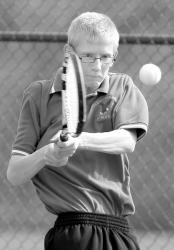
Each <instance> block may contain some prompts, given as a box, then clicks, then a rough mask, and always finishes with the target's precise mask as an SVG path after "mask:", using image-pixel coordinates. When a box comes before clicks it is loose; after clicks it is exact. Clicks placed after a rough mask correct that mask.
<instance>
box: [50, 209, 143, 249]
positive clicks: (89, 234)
mask: <svg viewBox="0 0 174 250" xmlns="http://www.w3.org/2000/svg"><path fill="white" fill-rule="evenodd" d="M139 249H140V248H139V246H138V243H137V240H136V237H135V236H134V234H133V231H132V228H131V227H130V226H129V223H128V220H127V219H126V217H115V216H110V215H105V214H95V213H76V212H68V213H61V214H60V215H59V216H58V218H57V220H56V222H55V225H54V227H53V228H51V229H50V230H49V231H48V233H47V234H46V236H45V250H139Z"/></svg>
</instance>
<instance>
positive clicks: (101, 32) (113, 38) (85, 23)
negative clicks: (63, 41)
mask: <svg viewBox="0 0 174 250" xmlns="http://www.w3.org/2000/svg"><path fill="white" fill-rule="evenodd" d="M81 37H87V38H88V39H89V40H92V41H96V40H100V39H101V38H102V39H106V40H107V41H110V42H111V43H113V45H114V50H115V51H116V50H117V48H118V45H119V33H118V30H117V28H116V26H115V24H114V23H113V21H112V20H111V19H110V18H109V17H108V16H106V15H104V14H101V13H97V12H85V13H82V14H81V15H79V16H77V17H76V18H75V19H74V20H73V21H72V22H71V25H70V27H69V29H68V44H69V45H71V46H72V47H74V48H76V47H77V46H78V44H79V40H80V38H81Z"/></svg>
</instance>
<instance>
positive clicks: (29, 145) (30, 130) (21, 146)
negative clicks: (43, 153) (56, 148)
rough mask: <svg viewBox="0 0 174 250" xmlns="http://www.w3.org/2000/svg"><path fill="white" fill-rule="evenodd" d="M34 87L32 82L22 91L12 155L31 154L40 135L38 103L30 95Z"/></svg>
mask: <svg viewBox="0 0 174 250" xmlns="http://www.w3.org/2000/svg"><path fill="white" fill-rule="evenodd" d="M35 88H36V86H35V85H34V84H32V85H31V86H29V87H28V88H27V89H26V90H25V91H24V95H23V100H22V107H21V111H20V115H19V120H18V128H17V134H16V137H15V140H14V144H13V147H12V155H15V154H22V155H27V154H31V153H32V152H34V151H35V149H36V147H37V142H38V140H39V137H40V118H39V117H40V115H39V110H38V105H37V104H36V101H35V98H34V97H33V95H32V92H33V91H34V89H35ZM35 90H36V89H35Z"/></svg>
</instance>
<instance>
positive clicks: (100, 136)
mask: <svg viewBox="0 0 174 250" xmlns="http://www.w3.org/2000/svg"><path fill="white" fill-rule="evenodd" d="M79 139H80V145H79V147H80V148H81V149H87V150H91V151H98V152H104V153H109V154H121V153H130V152H133V151H134V148H135V145H136V142H137V135H136V130H135V129H131V130H128V129H117V130H113V131H110V132H104V133H87V132H83V133H82V134H81V135H80V138H79Z"/></svg>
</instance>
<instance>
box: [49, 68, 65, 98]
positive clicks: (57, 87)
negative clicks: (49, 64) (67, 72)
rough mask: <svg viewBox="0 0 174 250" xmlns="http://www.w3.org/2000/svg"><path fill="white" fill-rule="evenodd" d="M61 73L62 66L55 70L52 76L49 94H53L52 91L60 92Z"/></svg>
mask: <svg viewBox="0 0 174 250" xmlns="http://www.w3.org/2000/svg"><path fill="white" fill-rule="evenodd" d="M61 74H62V68H59V69H58V71H57V72H56V74H55V76H54V77H53V81H52V87H51V90H50V94H54V93H56V92H60V91H61V90H62V87H61V81H62V79H61Z"/></svg>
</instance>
